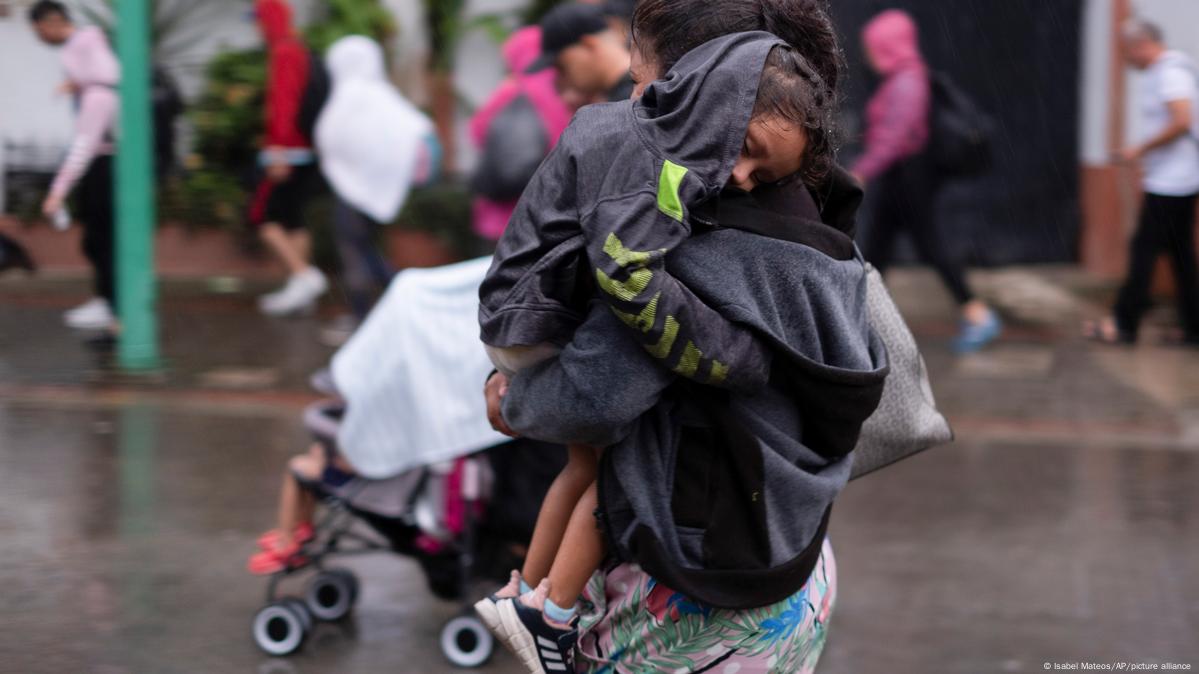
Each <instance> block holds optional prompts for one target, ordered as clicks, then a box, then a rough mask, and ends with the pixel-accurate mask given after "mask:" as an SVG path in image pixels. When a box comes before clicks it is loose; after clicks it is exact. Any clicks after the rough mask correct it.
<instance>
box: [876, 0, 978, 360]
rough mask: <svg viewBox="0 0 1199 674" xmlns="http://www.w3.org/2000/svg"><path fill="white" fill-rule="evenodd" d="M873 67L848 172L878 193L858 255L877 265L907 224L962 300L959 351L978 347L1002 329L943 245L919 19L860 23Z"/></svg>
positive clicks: (890, 15)
mask: <svg viewBox="0 0 1199 674" xmlns="http://www.w3.org/2000/svg"><path fill="white" fill-rule="evenodd" d="M862 43H863V46H864V47H865V51H866V57H867V59H868V60H869V62H870V66H871V68H873V69H874V71H875V72H877V73H878V74H879V75H880V76H881V77H882V84H881V85H880V86H879V88H878V90H877V91H876V92H875V93H874V96H872V97H871V99H870V102H869V104H868V105H867V107H866V137H865V151H864V152H863V154H862V156H861V157H859V158H858V160H857V162H856V163H855V164H854V166H853V174H854V175H855V176H856V177H857V178H858V179H859V180H860V181H861V182H862V183H863V184H865V185H868V186H869V188H870V189H871V191H874V192H877V198H876V207H875V209H874V219H873V222H872V227H871V236H870V237H869V239H868V240H867V241H866V245H865V246H864V247H863V248H864V250H863V254H864V255H865V257H866V259H867V260H868V261H870V262H871V263H872V264H873V265H874V266H875V267H877V268H878V270H879V271H880V272H885V271H886V268H887V266H888V265H889V263H890V261H891V255H892V252H893V249H894V244H895V237H896V235H898V234H899V233H900V232H901V231H907V232H908V233H909V234H910V235H911V236H912V240H913V241H914V242H915V244H916V250H917V251H918V252H919V254H920V257H921V258H923V260H924V261H925V262H927V263H928V264H930V265H932V266H933V268H934V269H936V270H937V273H938V274H939V275H940V276H941V280H942V281H943V282H944V283H945V285H946V287H947V288H948V289H949V291H950V293H952V295H953V298H954V300H955V301H956V302H957V303H958V305H959V306H960V307H961V332H960V334H959V335H958V337H957V339H956V340H955V341H954V348H955V349H956V350H957V351H958V352H970V351H976V350H978V349H980V348H982V347H983V346H985V345H986V344H987V343H989V342H991V341H992V340H994V339H995V338H996V337H998V336H999V333H1000V331H1001V324H1000V321H999V318H998V316H996V314H995V312H994V311H992V310H991V309H990V307H988V306H987V304H986V303H985V302H983V301H982V300H980V299H978V298H976V297H975V296H974V294H973V292H971V290H970V286H969V284H968V283H967V281H966V272H965V269H963V267H962V265H961V263H959V262H958V261H957V260H954V259H953V258H952V257H951V256H950V254H949V251H948V250H946V247H945V241H944V238H943V237H942V236H941V232H940V230H939V229H938V227H937V221H936V208H935V206H936V199H937V195H938V193H939V192H940V188H941V186H942V179H941V178H942V177H941V176H939V175H938V174H937V169H936V167H935V166H933V165H932V162H931V161H929V160H928V156H927V154H926V153H925V149H926V148H927V147H928V143H929V134H930V128H929V119H930V117H931V112H932V105H933V96H932V79H931V77H930V74H929V68H928V65H927V64H926V63H925V61H924V57H923V56H922V55H921V54H920V43H919V33H918V30H917V28H916V22H915V21H913V20H912V17H911V16H909V15H908V14H907V13H905V12H902V11H900V10H888V11H886V12H883V13H882V14H879V15H878V16H876V17H874V19H872V20H871V21H870V22H869V23H868V24H866V27H865V28H864V29H863V30H862Z"/></svg>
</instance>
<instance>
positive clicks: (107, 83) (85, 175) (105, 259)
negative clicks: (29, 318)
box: [29, 0, 121, 331]
mask: <svg viewBox="0 0 1199 674" xmlns="http://www.w3.org/2000/svg"><path fill="white" fill-rule="evenodd" d="M29 21H30V23H31V24H32V25H33V31H34V32H35V33H36V34H37V36H38V38H39V39H40V40H41V41H42V42H45V43H46V44H48V45H52V46H56V47H62V52H61V55H60V58H61V59H62V65H63V68H64V69H65V70H66V76H67V79H66V81H65V82H63V83H62V85H60V86H59V88H58V91H59V92H60V93H63V94H67V95H70V96H72V97H73V98H74V100H75V110H76V116H75V133H74V136H73V138H72V140H71V146H70V149H69V150H68V152H67V156H66V159H64V160H63V162H62V166H61V167H60V168H59V170H58V174H57V175H56V176H55V178H54V182H53V183H52V184H51V186H50V193H49V195H47V196H46V199H45V201H44V202H43V203H42V214H43V215H45V216H46V217H47V218H51V219H54V220H59V221H62V222H64V223H65V221H66V219H67V217H68V216H67V210H66V200H67V197H68V196H69V195H70V194H71V192H72V190H74V188H75V187H76V185H78V187H79V195H78V196H79V199H78V211H77V212H78V216H79V220H80V221H81V222H82V223H83V253H84V255H85V256H86V257H87V259H88V262H89V263H91V265H92V276H93V279H94V288H95V293H96V296H95V297H93V298H92V299H90V300H88V301H87V302H86V303H84V304H82V305H81V306H78V307H75V308H74V309H71V310H70V311H68V312H66V314H64V316H63V320H64V322H65V323H66V324H67V325H68V326H69V327H72V328H76V329H82V330H110V331H111V330H115V328H116V317H115V315H114V313H113V309H114V308H115V307H116V266H115V260H114V257H115V254H116V250H115V249H116V232H115V229H114V226H113V198H112V190H113V180H112V155H113V152H114V150H115V147H114V146H115V136H116V134H115V125H116V118H117V108H118V105H119V98H118V96H117V85H118V84H119V83H120V79H121V69H120V64H119V63H118V62H117V58H116V55H114V54H113V53H112V49H111V48H110V47H109V45H108V38H106V37H105V36H104V31H102V30H100V29H99V28H96V27H94V26H88V27H84V28H79V27H76V26H75V24H74V22H73V21H72V20H71V15H70V13H69V12H68V11H67V8H66V6H64V5H63V4H62V3H60V2H55V1H53V0H39V1H38V2H36V3H34V4H33V6H32V7H30V8H29Z"/></svg>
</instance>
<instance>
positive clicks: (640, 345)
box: [478, 0, 887, 672]
mask: <svg viewBox="0 0 1199 674" xmlns="http://www.w3.org/2000/svg"><path fill="white" fill-rule="evenodd" d="M750 31H758V32H750ZM761 31H765V32H761ZM776 36H783V37H784V38H785V40H780V39H779V38H778V37H776ZM633 42H634V45H633V47H634V58H633V68H632V70H633V73H632V74H633V76H634V78H635V79H636V80H637V81H638V82H639V86H638V89H639V91H638V92H637V93H638V96H639V98H638V99H636V100H634V101H630V102H628V103H616V104H609V105H602V106H591V107H589V108H586V109H584V110H583V111H582V112H581V113H580V114H579V115H578V116H577V117H576V120H575V122H574V123H572V127H571V128H570V129H568V131H567V133H566V134H565V136H564V137H563V140H562V142H561V143H560V145H559V147H558V149H557V150H556V151H555V154H554V155H551V157H550V158H549V159H548V160H547V161H546V164H545V165H543V167H542V170H541V171H540V172H539V175H538V177H537V178H535V179H534V181H533V184H532V185H531V187H530V189H529V190H528V191H527V192H526V193H525V196H524V197H523V198H522V205H521V206H520V207H518V211H517V216H516V217H515V218H514V220H513V222H512V224H511V226H510V228H509V230H508V232H507V233H506V234H505V236H504V238H503V239H502V240H501V242H500V247H499V251H498V252H497V258H496V262H495V264H494V266H493V269H492V272H491V274H490V275H489V277H488V280H487V281H485V283H484V285H483V289H482V308H481V312H480V314H481V323H482V325H483V338H484V341H485V342H486V343H487V344H488V346H489V349H490V350H491V351H492V352H493V354H495V357H494V358H493V359H494V360H496V361H497V364H498V365H508V366H509V367H507V368H505V367H501V368H500V369H501V370H505V369H507V370H508V371H507V372H501V374H498V375H496V376H494V377H492V379H491V380H490V381H489V383H488V387H487V388H488V398H489V409H490V411H491V413H492V418H493V423H494V424H495V425H496V426H497V428H499V429H501V430H505V431H509V432H511V431H515V432H517V433H520V434H522V435H527V436H529V437H534V438H538V439H544V440H547V441H554V442H566V443H570V444H572V445H573V448H572V457H573V460H572V465H571V466H570V467H568V468H567V470H566V471H565V472H564V478H565V479H566V481H569V482H570V483H571V485H570V489H562V490H553V491H551V494H550V496H548V497H547V501H546V503H545V505H544V506H543V509H542V518H541V519H539V521H538V533H537V534H536V535H535V536H534V542H533V545H532V546H531V549H530V560H533V561H534V562H535V563H534V564H533V565H532V566H533V567H539V568H533V569H532V570H533V572H531V571H530V570H531V567H530V565H526V567H525V569H524V573H523V574H514V576H513V579H512V583H510V585H509V586H508V587H506V588H504V589H503V590H501V591H499V592H497V593H496V594H495V595H492V597H490V598H488V599H486V600H484V601H483V602H480V604H479V605H478V609H479V611H480V614H481V615H482V616H483V617H484V619H485V620H486V621H487V622H488V623H489V625H490V626H491V627H492V629H493V630H495V631H496V633H497V635H498V636H499V637H500V638H501V640H502V641H503V642H505V643H506V644H507V645H508V646H509V647H511V648H513V650H515V651H516V652H517V654H518V655H519V656H520V657H521V660H522V662H524V663H525V665H526V666H527V668H528V669H529V671H533V672H545V671H563V670H565V669H566V665H565V663H566V662H567V661H568V660H570V659H571V658H576V659H577V662H576V667H577V668H578V669H579V670H581V671H589V670H592V669H595V670H600V669H604V668H616V669H617V670H618V671H625V670H637V671H642V670H646V669H652V670H655V671H656V670H668V671H669V670H677V669H680V668H681V669H685V670H687V671H701V670H704V669H706V668H709V667H712V666H715V665H716V664H717V663H727V664H729V665H731V664H738V665H741V666H742V668H743V669H744V670H745V671H765V670H768V669H770V670H775V671H787V672H794V671H810V669H811V668H812V667H814V666H815V661H816V659H817V658H818V656H819V653H820V650H821V648H822V646H823V640H824V624H825V622H826V621H827V618H828V613H829V611H830V610H831V605H832V599H833V597H834V593H835V589H834V588H835V570H834V568H833V563H832V557H831V550H830V549H829V548H828V545H827V541H826V540H825V534H826V531H827V526H828V517H829V512H830V508H831V504H832V501H833V499H834V498H835V496H836V495H837V493H839V491H840V489H841V488H842V487H843V486H844V485H845V482H846V481H847V479H848V477H849V470H850V459H849V453H850V451H851V450H852V449H853V447H854V444H855V443H856V440H857V435H858V432H859V430H860V427H861V424H862V422H863V421H864V420H865V419H866V417H868V416H869V415H870V413H871V412H873V410H874V408H875V406H876V405H877V403H878V398H879V396H880V395H881V391H882V384H883V380H884V378H885V376H886V373H887V370H886V356H885V353H884V350H883V348H882V346H881V344H880V342H879V341H878V339H877V337H876V336H875V335H874V334H873V333H872V332H871V330H870V329H869V326H868V325H867V322H866V314H865V288H866V286H865V272H864V267H863V264H862V261H861V257H860V255H858V253H857V251H856V248H855V247H854V246H853V242H852V239H851V238H850V234H851V233H852V227H853V217H854V211H855V210H856V208H857V205H858V203H859V201H860V198H861V193H860V190H858V189H856V187H855V186H854V185H853V183H852V182H850V180H849V179H848V177H847V176H846V175H845V174H844V172H842V171H840V170H839V169H836V168H835V167H834V166H833V156H832V155H833V134H832V131H833V129H832V119H833V117H834V114H835V105H836V85H837V77H838V74H839V63H840V52H839V49H838V47H837V44H836V38H835V33H834V32H833V29H832V26H831V23H830V22H829V20H828V17H827V15H826V13H825V12H824V10H823V8H822V7H821V6H820V5H819V4H818V3H817V2H815V1H814V0H802V1H798V2H797V1H794V0H791V1H787V2H784V0H766V1H762V0H721V1H720V2H715V3H713V2H702V1H700V0H642V1H641V2H640V3H639V4H638V8H637V12H636V14H635V17H634V23H633ZM647 166H648V167H649V168H648V169H647ZM597 215H598V216H599V217H596V216H597ZM744 229H748V230H752V231H741V230H744ZM555 354H556V355H555ZM511 356H518V358H514V359H511V358H509V359H508V360H506V361H505V359H506V358H508V357H511ZM501 392H503V400H502V407H501V403H500V394H501ZM585 447H604V448H605V449H604V451H603V454H602V458H600V459H599V460H598V468H597V469H596V472H597V474H598V479H597V480H595V481H589V480H588V473H587V470H588V468H589V467H590V466H591V465H594V463H595V461H596V459H595V457H596V453H595V452H594V451H591V452H590V453H588V452H587V451H585V449H584V448H585ZM589 460H590V462H589ZM546 529H553V530H554V531H552V532H551V533H546V531H545V530H546ZM545 541H550V542H551V543H552V545H548V546H545V547H546V548H547V549H541V547H542V545H543V544H544V542H545ZM547 558H548V559H551V560H552V562H551V563H550V564H549V565H548V571H545V572H542V571H541V570H542V569H544V568H545V564H544V560H545V559H547ZM604 558H608V559H610V560H612V561H613V562H614V565H613V566H610V567H608V570H607V572H606V573H605V572H603V571H598V572H597V569H598V567H599V565H600V563H601V561H602V560H603V559H604ZM543 574H544V575H543ZM539 576H541V577H539ZM588 577H591V581H592V582H591V583H590V585H589V586H588V587H587V588H586V590H587V591H586V597H587V599H588V600H589V601H588V604H589V605H590V606H591V607H592V609H591V610H585V611H584V613H583V615H581V616H576V615H575V614H576V612H577V611H578V610H579V608H578V605H577V604H576V598H577V597H578V595H579V594H580V592H582V591H583V590H584V585H586V584H587V579H588ZM580 617H581V620H580ZM679 623H685V624H684V625H679ZM580 630H581V631H582V634H581V635H580ZM580 637H581V638H580Z"/></svg>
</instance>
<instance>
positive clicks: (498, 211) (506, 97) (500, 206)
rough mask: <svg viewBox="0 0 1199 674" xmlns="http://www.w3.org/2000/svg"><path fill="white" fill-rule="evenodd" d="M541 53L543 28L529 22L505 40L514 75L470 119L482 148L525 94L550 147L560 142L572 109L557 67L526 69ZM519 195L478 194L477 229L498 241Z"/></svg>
mask: <svg viewBox="0 0 1199 674" xmlns="http://www.w3.org/2000/svg"><path fill="white" fill-rule="evenodd" d="M540 54H541V29H540V28H539V27H537V26H528V27H526V28H522V29H520V30H518V31H516V32H515V33H513V34H512V36H511V37H510V38H508V41H507V42H505V43H504V47H503V55H504V61H505V62H506V63H507V65H508V69H509V70H510V71H511V75H509V77H508V78H507V79H505V80H504V81H503V82H501V83H500V85H499V86H498V87H496V90H495V91H494V92H492V94H491V97H490V98H488V99H487V102H486V103H484V104H483V107H481V108H479V111H478V112H476V113H475V116H474V117H473V118H472V119H471V120H470V135H471V140H473V141H474V143H475V145H476V146H477V147H479V148H483V147H484V146H485V145H486V142H487V134H488V131H489V130H490V129H491V125H492V122H494V121H495V118H496V117H497V116H498V115H499V114H500V113H501V112H502V111H503V110H504V108H506V107H507V106H508V105H509V104H511V103H512V102H513V101H515V100H516V99H517V98H519V97H521V96H523V97H525V98H527V99H528V101H529V102H530V103H531V104H532V107H533V109H534V110H536V112H537V115H538V117H540V119H541V123H542V126H543V127H544V128H545V133H546V139H547V141H548V143H547V149H552V148H553V147H554V145H556V144H557V143H558V137H559V136H561V135H562V132H563V131H565V130H566V127H567V125H568V124H570V118H571V110H570V109H569V108H568V107H567V106H566V104H565V103H563V102H562V98H561V97H560V96H559V95H558V91H557V88H556V85H555V79H556V74H555V73H554V71H553V69H550V70H544V71H541V72H538V73H533V74H528V73H526V72H525V70H526V69H527V68H528V67H529V66H530V65H532V63H533V62H534V61H535V60H537V57H538V56H539V55H540ZM516 201H517V200H516V199H511V200H508V201H493V200H491V199H487V198H486V197H482V196H480V197H476V198H475V202H474V225H475V233H476V234H478V235H479V236H480V237H482V238H483V239H485V240H487V241H491V242H495V241H496V240H498V239H499V238H500V235H501V234H503V233H504V228H505V227H507V226H508V219H509V218H511V217H512V212H513V211H514V210H516Z"/></svg>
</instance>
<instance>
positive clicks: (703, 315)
mask: <svg viewBox="0 0 1199 674" xmlns="http://www.w3.org/2000/svg"><path fill="white" fill-rule="evenodd" d="M784 46H785V43H784V42H782V41H781V40H779V39H778V38H777V37H775V36H773V35H770V34H769V33H763V32H753V33H740V34H735V35H729V36H725V37H721V38H717V39H715V40H712V41H711V42H708V43H706V44H704V45H701V46H700V47H698V48H696V49H695V50H694V51H692V52H690V53H688V54H687V55H686V56H684V57H683V58H682V59H681V60H680V61H679V63H678V64H677V65H676V66H675V67H674V68H673V69H672V70H671V72H670V73H669V74H668V75H667V77H666V78H665V79H664V80H661V81H657V82H654V83H653V84H651V85H650V86H649V87H648V88H647V89H646V91H645V93H644V94H643V95H642V97H641V98H640V99H638V100H636V101H624V102H620V103H608V104H601V105H591V106H587V107H585V108H583V109H582V110H580V111H579V113H578V114H577V115H576V116H575V119H574V120H573V121H572V122H571V125H570V127H569V128H567V130H566V132H565V133H564V134H563V135H562V138H561V140H560V141H559V143H558V145H557V147H556V148H555V149H554V151H553V152H552V153H551V154H550V155H549V156H548V157H547V158H546V160H545V162H544V163H543V164H542V166H541V168H540V169H539V170H538V172H537V174H536V175H535V176H534V178H533V180H532V182H531V183H530V184H529V186H528V188H526V190H525V192H524V194H523V196H522V197H521V200H520V203H519V204H518V205H517V208H516V212H515V213H514V215H513V216H512V220H511V221H510V222H509V224H508V228H507V230H506V231H505V232H504V235H503V237H502V238H501V239H500V241H499V244H498V247H497V249H496V254H495V261H494V263H493V264H492V267H491V270H490V271H489V272H488V274H487V277H486V278H485V280H484V281H483V284H482V287H481V288H480V300H481V302H480V306H479V322H480V325H481V328H482V339H483V341H484V342H485V343H487V344H490V345H492V346H496V347H508V346H520V345H524V346H530V345H536V344H542V343H555V344H558V345H562V344H565V343H567V342H568V341H570V337H571V334H572V333H573V332H574V330H575V328H576V327H577V326H578V325H579V323H580V322H581V321H582V320H583V318H584V315H585V313H586V311H587V305H588V303H589V302H590V301H591V299H593V298H594V297H597V296H598V297H599V298H601V299H602V300H603V301H604V303H605V304H607V305H608V306H609V307H610V308H611V309H610V310H611V311H614V315H615V316H617V317H618V318H619V319H620V321H621V322H623V323H624V324H625V325H626V326H627V327H626V329H627V330H628V331H629V333H630V334H631V335H633V336H634V337H635V338H636V339H637V340H638V342H640V344H641V345H642V346H643V347H644V348H645V349H646V350H647V352H648V353H650V354H651V355H652V356H653V357H654V359H655V360H657V361H658V362H659V363H662V364H664V365H665V366H666V368H667V369H670V370H672V371H674V372H675V373H676V374H679V375H681V376H683V377H685V378H687V379H691V380H694V381H698V382H703V383H706V384H712V385H718V386H725V387H729V388H736V389H741V390H752V389H755V388H757V387H760V386H761V385H763V384H764V383H765V382H766V378H767V376H768V375H769V372H770V358H771V356H770V352H769V349H768V348H766V346H765V345H764V344H763V343H762V342H761V341H759V340H758V339H757V338H756V334H755V332H754V331H753V330H752V329H750V328H749V327H748V326H746V325H745V324H743V323H739V322H736V321H735V320H730V318H729V317H728V316H727V315H724V314H723V313H722V312H721V311H720V309H719V308H718V307H715V306H713V305H712V304H710V303H707V302H705V301H704V300H703V299H702V298H700V297H698V296H697V294H696V293H695V292H693V289H692V288H691V287H690V286H689V284H688V283H686V282H683V281H682V280H681V279H679V278H678V277H677V276H675V275H674V274H672V272H671V271H670V269H669V268H668V267H667V265H666V263H665V259H666V256H667V254H668V253H669V252H670V251H671V250H673V249H675V248H676V247H678V245H679V244H680V243H682V242H683V241H685V240H687V239H688V237H690V236H691V235H692V228H693V221H692V220H693V219H692V217H691V216H692V214H693V210H694V209H695V208H696V207H698V206H699V205H701V204H704V203H707V202H709V201H711V200H712V199H713V198H714V197H715V196H716V195H717V194H718V193H719V192H720V191H721V189H723V188H724V186H725V184H726V183H727V182H728V180H729V177H730V175H731V174H732V170H733V166H734V165H735V164H736V162H737V159H738V157H739V156H740V152H741V148H742V145H743V143H744V140H745V134H746V130H747V128H748V126H749V121H750V117H751V114H752V112H753V108H754V103H755V101H756V100H757V92H758V84H759V81H760V79H761V73H762V69H763V65H764V64H765V60H766V57H767V55H768V54H769V53H770V50H771V49H774V48H775V47H784ZM717 273H718V274H719V273H720V272H719V271H717Z"/></svg>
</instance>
